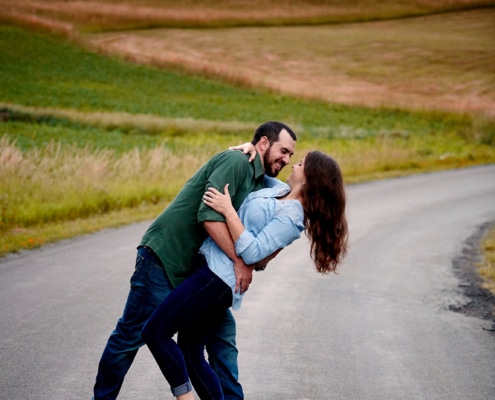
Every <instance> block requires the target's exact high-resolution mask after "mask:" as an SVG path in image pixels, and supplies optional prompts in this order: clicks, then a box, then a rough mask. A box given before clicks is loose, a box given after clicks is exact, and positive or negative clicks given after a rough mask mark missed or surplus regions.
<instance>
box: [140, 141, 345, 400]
mask: <svg viewBox="0 0 495 400" xmlns="http://www.w3.org/2000/svg"><path fill="white" fill-rule="evenodd" d="M292 168H293V170H292V173H291V174H290V176H289V178H288V179H287V183H288V185H286V184H284V183H282V182H280V181H278V180H276V179H273V178H267V179H269V180H270V182H269V185H268V186H273V187H271V188H266V189H262V190H259V191H256V192H253V193H251V194H250V195H248V197H247V198H246V199H245V200H244V202H243V204H242V206H241V208H240V209H239V214H237V213H236V212H235V210H234V208H233V207H232V204H231V202H230V196H229V195H228V190H227V189H228V188H227V186H226V187H225V189H224V193H225V194H221V193H220V192H219V191H218V190H216V189H214V188H210V189H209V190H208V191H207V192H206V193H205V197H204V202H205V203H206V204H207V205H208V206H210V207H212V208H213V209H215V210H216V211H217V212H219V213H221V214H223V215H224V217H225V220H226V223H227V226H228V228H229V231H230V233H231V236H232V239H233V240H234V243H235V248H236V252H237V254H238V255H239V256H240V257H242V258H243V260H244V262H245V263H246V264H248V265H251V264H253V265H255V266H256V265H257V266H260V267H262V268H263V267H264V266H266V263H267V262H268V261H269V260H271V259H272V258H273V257H274V256H275V255H276V254H277V253H278V251H280V250H281V249H282V248H283V247H285V246H287V245H289V244H290V243H292V242H293V241H294V240H295V239H297V238H299V237H300V235H301V232H302V231H303V230H305V231H306V235H307V236H308V237H309V238H310V240H311V247H310V254H311V257H312V259H313V261H314V263H315V266H316V269H317V271H318V272H320V273H322V274H325V273H328V272H332V271H335V269H336V267H337V265H338V264H339V263H340V262H341V261H342V260H343V257H344V256H345V254H346V250H347V236H348V231H347V221H346V217H345V191H344V184H343V179H342V174H341V172H340V168H339V166H338V164H337V163H336V162H335V161H334V160H333V159H332V158H331V157H329V156H327V155H325V154H323V153H321V152H319V151H313V152H310V153H308V154H307V156H306V157H305V158H303V160H301V162H300V163H299V164H297V165H294V166H293V167H292ZM274 184H275V185H274ZM200 253H201V254H202V255H203V257H204V260H203V262H202V264H203V265H201V266H200V267H199V269H198V271H197V272H196V273H195V274H194V275H192V276H191V277H189V278H188V279H186V281H184V282H183V283H182V284H181V285H179V286H178V287H177V288H176V289H175V290H174V291H173V292H172V294H171V295H169V296H168V297H167V299H166V300H165V301H164V302H163V303H162V304H161V305H160V306H159V307H158V309H157V310H156V311H155V313H154V314H153V315H152V316H151V318H150V319H149V321H148V322H147V324H146V326H145V327H144V329H143V338H144V340H145V342H146V343H147V345H148V347H149V348H150V350H151V352H152V354H153V356H154V357H155V360H156V361H157V363H158V365H159V366H160V369H161V370H162V373H163V374H164V376H165V378H166V379H167V380H168V381H169V383H170V385H171V388H172V393H173V394H174V395H175V396H176V398H177V399H180V400H191V399H194V397H193V395H192V386H191V382H192V384H193V385H194V389H195V390H196V391H197V393H198V394H199V396H200V398H201V399H215V400H217V399H223V394H222V390H221V388H220V384H219V382H218V378H217V377H216V375H215V373H214V372H213V370H212V369H211V367H210V366H209V364H208V363H207V362H206V360H205V359H204V348H205V345H206V342H207V340H208V337H209V335H210V334H211V333H212V332H213V331H214V329H215V327H216V324H217V321H219V319H220V318H221V316H222V315H223V313H224V311H225V308H228V307H230V306H232V307H233V308H234V309H238V308H239V307H240V303H241V300H242V295H241V294H240V291H236V290H235V282H236V279H235V273H234V268H233V263H232V261H231V260H230V259H229V258H228V257H227V256H226V255H225V253H223V252H222V251H221V250H220V248H219V247H218V246H217V245H216V244H215V242H214V241H213V240H212V239H211V238H208V239H207V240H206V241H205V242H204V243H203V246H202V247H201V249H200ZM177 332H178V333H179V334H178V344H176V343H175V341H174V340H173V339H172V337H173V336H174V334H175V333H177ZM186 365H187V368H186ZM188 372H189V375H188ZM189 378H190V380H191V381H189Z"/></svg>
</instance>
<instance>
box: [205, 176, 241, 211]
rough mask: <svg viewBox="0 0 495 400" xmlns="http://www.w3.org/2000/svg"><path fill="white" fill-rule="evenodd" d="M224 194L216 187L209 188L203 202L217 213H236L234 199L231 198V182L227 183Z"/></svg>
mask: <svg viewBox="0 0 495 400" xmlns="http://www.w3.org/2000/svg"><path fill="white" fill-rule="evenodd" d="M223 192H224V194H222V193H220V192H219V191H218V190H217V189H215V188H214V187H210V188H208V190H207V191H206V192H205V194H204V196H203V202H204V203H205V204H206V205H207V206H209V207H211V208H213V209H214V210H215V211H216V212H217V213H220V214H222V215H223V216H224V217H227V216H228V214H230V213H232V212H233V213H236V211H235V209H234V206H232V200H231V199H230V193H229V184H228V183H227V184H226V185H225V187H224V189H223Z"/></svg>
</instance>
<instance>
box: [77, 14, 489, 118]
mask: <svg viewBox="0 0 495 400" xmlns="http://www.w3.org/2000/svg"><path fill="white" fill-rule="evenodd" d="M493 21H495V9H492V10H476V11H470V12H462V13H455V14H448V15H435V16H429V17H421V18H413V19H401V20H393V21H379V22H368V23H360V24H342V25H326V26H310V27H271V28H266V27H265V28H259V27H258V28H256V27H251V28H230V29H223V30H218V29H216V30H212V29H209V30H198V29H153V30H142V31H134V32H114V33H106V34H95V35H90V36H87V37H86V39H87V40H88V41H90V42H91V43H92V44H93V45H94V46H95V47H97V48H99V49H100V50H101V51H107V52H111V53H114V54H121V55H125V56H126V57H127V58H128V59H131V60H134V61H136V62H140V63H150V64H155V65H174V66H177V67H180V68H185V69H186V70H189V71H192V72H193V73H200V74H205V75H207V76H216V77H220V78H224V79H226V80H228V81H232V82H237V83H241V84H244V85H249V86H256V87H265V88H269V89H274V90H276V91H280V92H284V93H290V94H293V95H298V96H306V97H311V98H317V99H321V100H324V101H329V102H335V103H342V104H350V105H364V106H371V107H381V106H386V107H400V108H406V109H407V108H409V109H429V110H432V109H438V110H447V111H454V112H467V113H485V114H489V115H490V114H493V113H494V110H495V73H494V70H493V65H494V63H495V24H494V23H493Z"/></svg>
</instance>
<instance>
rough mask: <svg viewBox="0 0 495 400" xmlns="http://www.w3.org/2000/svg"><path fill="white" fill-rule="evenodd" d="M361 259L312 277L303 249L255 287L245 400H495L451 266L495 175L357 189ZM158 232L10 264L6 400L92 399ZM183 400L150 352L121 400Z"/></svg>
mask: <svg viewBox="0 0 495 400" xmlns="http://www.w3.org/2000/svg"><path fill="white" fill-rule="evenodd" d="M348 197H349V212H348V214H349V220H350V230H351V235H352V236H351V238H352V240H351V249H350V252H349V256H348V258H347V261H346V263H345V265H343V266H342V267H341V269H340V274H339V275H337V276H335V275H332V276H326V277H321V276H319V275H317V274H316V273H315V272H313V270H312V266H311V262H310V260H309V258H308V247H307V243H306V241H305V240H304V239H301V240H300V241H299V242H298V243H296V244H293V245H292V246H291V247H289V248H287V249H285V250H284V251H283V252H282V253H281V254H280V255H279V256H278V257H277V259H276V260H275V261H274V262H273V263H272V265H270V266H269V268H268V269H267V270H266V271H265V272H260V273H256V275H255V281H254V284H253V286H252V287H251V289H250V291H249V293H248V294H247V296H246V299H245V302H244V305H243V309H241V310H240V311H238V312H236V318H237V320H238V329H239V333H238V344H239V348H240V351H241V356H240V367H241V374H242V376H241V378H242V382H243V384H244V387H245V392H246V398H247V399H251V400H277V399H280V400H281V399H284V400H287V399H293V400H306V399H311V400H315V399H318V400H319V399H335V400H341V399H342V400H344V399H346V400H375V399H376V400H378V399H380V400H387V399H391V400H408V399H411V400H413V399H414V400H416V399H425V400H436V399H442V400H456V399H459V400H465V399H469V400H488V399H493V398H495V337H494V336H493V335H492V334H490V333H489V332H487V331H485V330H483V329H482V328H483V327H489V324H488V323H487V321H483V320H480V319H477V318H474V317H466V316H464V315H462V314H458V313H454V312H451V311H449V310H448V307H449V306H450V305H460V304H463V303H464V302H466V301H467V299H466V298H464V297H463V295H462V293H461V292H460V291H459V288H458V284H459V282H458V280H457V279H456V277H455V275H454V273H453V268H452V260H453V258H454V257H455V256H456V255H458V254H460V253H461V252H462V249H463V247H464V243H465V241H466V239H467V238H469V237H470V236H471V235H472V234H473V233H474V232H475V231H476V229H477V227H478V226H480V225H481V224H483V223H485V222H487V221H493V220H495V166H487V167H479V168H471V169H465V170H458V171H450V172H440V173H435V174H426V175H420V176H414V177H409V178H401V179H393V180H388V181H382V182H373V183H367V184H361V185H354V186H350V187H349V188H348ZM147 225H148V223H142V224H137V225H132V226H128V227H124V228H121V229H116V230H106V231H103V232H99V233H97V234H94V235H88V236H84V237H80V238H77V239H74V240H70V241H65V242H62V243H58V244H56V245H50V246H46V247H44V248H43V249H40V250H36V251H30V252H24V253H22V254H20V255H14V256H11V257H8V258H6V259H4V260H2V261H0V302H1V317H0V321H1V325H0V365H1V371H0V398H1V399H6V400H7V399H8V400H17V399H18V400H28V399H36V400H45V399H46V400H48V399H50V400H67V399H89V398H91V387H92V384H93V380H94V375H95V373H96V366H97V363H98V359H99V356H100V353H101V351H102V349H103V346H104V344H105V341H106V339H107V337H108V335H109V333H110V332H111V330H112V329H113V326H114V324H115V322H116V320H117V318H118V317H119V315H120V313H121V311H122V307H123V304H124V301H125V297H126V294H127V289H128V280H129V277H130V275H131V273H132V270H133V263H134V260H133V259H134V254H135V250H134V246H135V244H136V243H137V241H138V240H139V238H140V237H141V235H142V233H143V232H144V230H145V229H146V227H147ZM164 398H171V396H170V394H169V392H168V389H167V385H166V383H165V382H164V381H163V379H162V377H161V375H160V373H159V371H158V368H157V367H156V366H155V365H154V362H153V360H152V358H151V356H150V354H149V352H148V350H147V349H143V350H141V351H140V352H139V354H138V357H137V359H136V361H135V363H134V364H133V367H132V368H131V371H130V372H129V375H128V378H127V380H126V383H125V385H124V388H123V390H122V395H121V397H120V399H123V400H136V399H138V400H139V399H164Z"/></svg>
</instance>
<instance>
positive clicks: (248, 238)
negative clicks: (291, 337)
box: [200, 178, 304, 310]
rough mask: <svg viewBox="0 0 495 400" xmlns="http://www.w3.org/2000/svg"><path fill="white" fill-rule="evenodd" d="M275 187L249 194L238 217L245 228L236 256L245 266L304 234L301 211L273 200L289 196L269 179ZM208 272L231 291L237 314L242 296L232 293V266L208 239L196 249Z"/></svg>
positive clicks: (295, 205) (298, 205)
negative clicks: (207, 267)
mask: <svg viewBox="0 0 495 400" xmlns="http://www.w3.org/2000/svg"><path fill="white" fill-rule="evenodd" d="M275 183H277V185H276V186H274V187H271V188H265V189H260V190H257V191H255V192H252V193H250V194H249V195H248V196H247V197H246V199H245V200H244V202H243V203H242V205H241V207H240V209H239V211H238V214H239V217H240V219H241V221H242V223H243V225H244V227H245V230H244V232H243V233H242V234H241V236H240V237H239V239H237V241H236V242H235V250H236V253H237V255H239V256H240V257H242V259H243V260H244V262H245V263H246V264H248V265H249V264H254V263H256V262H258V261H261V260H263V259H264V258H266V257H267V256H269V255H270V254H272V253H273V252H274V251H277V250H278V249H281V248H284V247H285V246H288V245H289V244H291V243H292V242H293V241H294V240H296V239H298V238H299V237H300V236H301V232H302V231H303V230H304V211H303V208H302V205H301V203H300V202H299V201H297V200H277V197H283V196H284V195H286V194H287V193H289V192H290V188H289V186H288V185H287V184H285V183H283V182H281V181H279V180H277V179H273V178H272V179H271V182H270V184H272V185H273V184H275ZM200 253H201V254H203V255H204V256H205V258H206V261H207V262H208V266H209V267H210V269H211V270H212V271H213V272H214V273H215V274H216V275H217V276H219V277H220V278H221V279H222V280H223V281H224V282H225V283H226V284H227V285H229V286H230V287H231V288H232V295H233V303H232V308H233V309H234V310H238V309H239V308H240V306H241V301H242V295H241V294H240V293H235V283H236V278H235V272H234V263H233V262H232V260H230V258H228V257H227V255H226V254H225V253H224V252H223V251H222V250H221V249H220V248H219V247H218V246H217V244H216V243H215V242H214V241H213V240H212V239H211V238H208V239H206V240H205V241H204V243H203V245H202V246H201V248H200Z"/></svg>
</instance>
